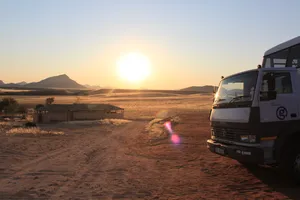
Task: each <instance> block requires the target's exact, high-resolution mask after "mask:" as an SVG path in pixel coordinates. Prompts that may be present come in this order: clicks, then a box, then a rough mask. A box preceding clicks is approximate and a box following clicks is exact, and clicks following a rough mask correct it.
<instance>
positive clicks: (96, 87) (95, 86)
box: [84, 84, 102, 90]
mask: <svg viewBox="0 0 300 200" xmlns="http://www.w3.org/2000/svg"><path fill="white" fill-rule="evenodd" d="M84 87H86V88H88V89H92V90H100V89H102V87H100V86H99V85H88V84H85V85H84Z"/></svg>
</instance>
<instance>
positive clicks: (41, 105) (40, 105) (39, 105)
mask: <svg viewBox="0 0 300 200" xmlns="http://www.w3.org/2000/svg"><path fill="white" fill-rule="evenodd" d="M42 107H45V106H44V105H43V104H37V105H36V106H35V110H38V109H39V108H42Z"/></svg>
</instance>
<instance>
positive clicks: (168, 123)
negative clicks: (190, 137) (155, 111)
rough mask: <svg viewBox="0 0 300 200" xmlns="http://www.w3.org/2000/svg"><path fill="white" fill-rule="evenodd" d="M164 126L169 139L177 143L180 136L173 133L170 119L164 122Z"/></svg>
mask: <svg viewBox="0 0 300 200" xmlns="http://www.w3.org/2000/svg"><path fill="white" fill-rule="evenodd" d="M164 126H165V128H166V129H167V131H168V132H169V134H170V135H171V141H172V142H173V143H174V144H179V143H180V137H179V136H178V134H176V133H174V131H173V130H172V124H171V122H170V121H167V122H165V123H164Z"/></svg>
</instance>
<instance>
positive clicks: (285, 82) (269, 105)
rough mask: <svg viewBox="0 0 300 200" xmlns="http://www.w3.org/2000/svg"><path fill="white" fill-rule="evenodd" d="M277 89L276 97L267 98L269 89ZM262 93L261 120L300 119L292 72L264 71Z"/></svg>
mask: <svg viewBox="0 0 300 200" xmlns="http://www.w3.org/2000/svg"><path fill="white" fill-rule="evenodd" d="M272 90H275V91H276V93H277V94H276V98H271V99H270V98H266V96H267V95H266V94H267V93H268V91H272ZM260 93H261V95H260V103H259V104H260V105H259V107H260V121H261V122H279V121H289V120H297V119H299V113H298V107H297V101H296V99H297V98H296V94H295V88H294V87H293V84H292V79H291V73H290V72H287V71H274V72H264V74H263V76H262V85H261V92H260Z"/></svg>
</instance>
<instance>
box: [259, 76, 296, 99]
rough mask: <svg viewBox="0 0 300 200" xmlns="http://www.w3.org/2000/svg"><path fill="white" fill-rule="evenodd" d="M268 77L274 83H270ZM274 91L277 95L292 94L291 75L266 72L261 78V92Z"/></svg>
mask: <svg viewBox="0 0 300 200" xmlns="http://www.w3.org/2000/svg"><path fill="white" fill-rule="evenodd" d="M270 76H271V77H273V78H274V80H275V81H274V83H275V85H273V84H272V83H270V81H271V79H270ZM271 90H275V91H276V92H277V94H289V93H293V88H292V82H291V75H290V73H289V72H266V73H265V74H264V76H263V80H262V86H261V92H267V91H271Z"/></svg>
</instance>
